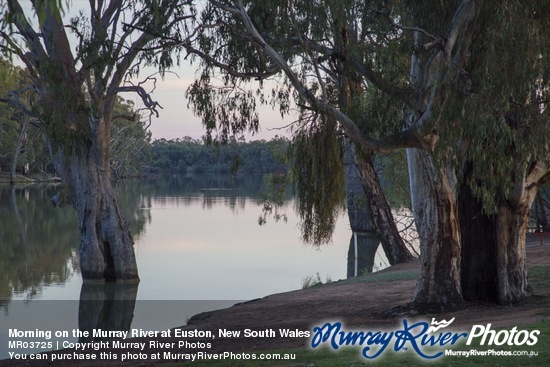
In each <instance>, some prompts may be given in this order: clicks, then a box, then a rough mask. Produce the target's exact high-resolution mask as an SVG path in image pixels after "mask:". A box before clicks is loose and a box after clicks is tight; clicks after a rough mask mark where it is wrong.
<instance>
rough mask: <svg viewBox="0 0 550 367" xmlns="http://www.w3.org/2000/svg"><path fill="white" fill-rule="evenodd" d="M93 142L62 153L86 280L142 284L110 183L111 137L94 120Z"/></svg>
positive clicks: (59, 165) (58, 161)
mask: <svg viewBox="0 0 550 367" xmlns="http://www.w3.org/2000/svg"><path fill="white" fill-rule="evenodd" d="M90 125H91V126H92V130H93V133H92V136H93V138H92V139H93V142H92V144H91V145H89V144H81V145H79V146H76V147H73V148H72V150H73V151H72V154H71V156H70V157H68V158H67V157H65V155H64V154H63V152H62V151H61V150H60V151H59V152H58V154H57V156H56V159H55V164H56V170H57V172H58V173H59V175H60V177H61V178H62V180H63V182H64V184H65V185H64V188H65V189H64V190H65V195H66V200H68V201H69V202H70V203H71V205H72V206H73V207H74V208H75V210H76V212H77V215H78V226H79V230H80V269H81V273H82V278H83V279H84V280H85V281H87V280H94V281H139V276H138V271H137V263H136V257H135V253H134V241H133V239H132V236H131V235H130V230H129V227H128V224H127V222H126V220H125V219H124V217H123V216H122V213H121V210H120V208H119V205H118V202H117V199H116V196H115V193H114V190H113V187H112V186H111V182H110V177H109V176H110V174H109V172H110V171H109V159H108V145H107V144H106V143H105V142H108V134H107V133H106V132H105V130H104V129H102V128H101V126H104V125H105V124H104V121H103V120H102V119H94V118H92V119H91V120H90Z"/></svg>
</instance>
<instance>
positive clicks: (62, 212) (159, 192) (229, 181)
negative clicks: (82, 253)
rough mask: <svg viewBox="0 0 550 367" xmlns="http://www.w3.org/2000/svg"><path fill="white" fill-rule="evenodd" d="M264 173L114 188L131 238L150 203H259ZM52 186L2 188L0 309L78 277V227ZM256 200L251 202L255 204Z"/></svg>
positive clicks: (141, 230)
mask: <svg viewBox="0 0 550 367" xmlns="http://www.w3.org/2000/svg"><path fill="white" fill-rule="evenodd" d="M262 182H263V177H262V175H246V176H245V175H240V176H236V177H233V176H229V175H193V176H177V177H171V178H165V179H163V178H159V179H149V180H122V181H118V182H116V183H115V184H114V186H115V189H116V191H117V198H118V202H119V204H120V207H121V210H122V212H123V213H124V216H125V218H126V219H127V221H128V224H129V226H130V230H131V233H132V236H133V238H134V240H136V241H138V240H139V238H140V237H141V236H143V235H144V234H145V232H146V228H147V226H149V225H150V224H151V222H152V215H151V208H152V206H153V202H155V204H160V205H169V206H179V205H184V206H191V205H196V204H197V203H200V204H201V206H202V208H203V209H213V208H214V207H215V206H218V205H223V206H226V207H229V208H230V209H231V210H232V211H233V212H235V211H239V210H244V208H245V206H246V202H247V201H248V200H249V199H250V198H253V199H256V200H257V201H259V200H260V194H259V193H260V191H261V187H262ZM58 189H59V187H58V186H57V185H53V184H33V185H26V186H15V187H9V186H0V307H2V306H3V307H6V301H9V300H10V299H12V298H13V297H14V296H17V298H18V299H35V298H37V297H39V296H40V294H41V292H42V289H43V288H44V287H45V286H49V285H54V284H64V283H66V282H67V281H68V279H70V278H71V277H73V276H75V275H78V274H79V266H78V255H77V254H78V249H77V246H78V241H79V240H78V239H79V233H78V226H77V219H76V215H75V213H74V210H73V209H72V208H70V207H63V208H56V207H53V205H52V204H51V200H50V199H51V197H53V196H54V195H55V194H56V192H57V191H58ZM256 200H254V201H256Z"/></svg>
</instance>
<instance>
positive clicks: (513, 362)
mask: <svg viewBox="0 0 550 367" xmlns="http://www.w3.org/2000/svg"><path fill="white" fill-rule="evenodd" d="M506 329H508V330H509V329H510V328H506ZM533 329H537V330H540V335H539V338H538V343H537V344H536V345H535V346H531V347H529V346H522V347H511V346H492V347H490V346H479V345H469V346H468V345H465V342H462V343H460V344H457V346H454V347H452V349H453V350H463V351H468V350H470V349H477V350H478V351H486V350H491V349H494V350H496V351H499V350H502V351H516V350H525V351H535V352H538V356H533V357H523V356H521V357H517V356H513V357H504V356H492V357H489V356H474V357H451V356H442V357H440V358H438V359H437V360H435V361H430V362H428V361H427V360H424V359H421V358H420V357H418V356H417V355H416V353H414V352H412V351H400V352H394V351H393V349H387V350H386V351H385V352H384V353H383V355H382V356H381V357H379V358H377V359H374V360H372V361H369V360H366V359H364V358H363V357H362V356H361V355H360V351H359V349H357V348H342V349H341V350H339V351H337V352H335V351H332V350H328V349H326V348H323V349H319V350H309V349H305V348H304V349H294V350H276V351H265V352H263V353H270V354H272V353H279V354H285V353H286V354H295V355H296V359H295V360H292V361H282V360H279V361H260V360H250V361H244V360H238V361H236V360H233V361H232V360H220V361H200V362H194V363H190V364H176V365H174V366H193V367H207V366H208V367H210V366H212V367H222V366H223V367H275V366H277V367H334V366H342V367H359V366H377V367H378V366H381V367H393V366H426V365H430V366H448V367H471V366H491V367H512V366H513V367H515V366H550V350H549V348H548V347H549V346H550V320H546V321H543V322H541V323H539V324H536V325H524V326H518V330H533ZM478 339H479V338H478ZM390 347H391V346H390ZM390 347H388V348H390ZM449 349H451V348H449ZM439 350H443V349H439ZM254 354H256V355H257V358H258V359H259V358H260V357H259V356H260V353H254Z"/></svg>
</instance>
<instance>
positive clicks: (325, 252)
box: [0, 175, 386, 359]
mask: <svg viewBox="0 0 550 367" xmlns="http://www.w3.org/2000/svg"><path fill="white" fill-rule="evenodd" d="M116 189H117V192H118V197H119V203H120V205H121V207H122V210H123V212H124V213H125V216H126V218H127V220H128V222H129V224H130V227H131V231H132V235H133V237H134V240H135V250H136V255H137V261H138V269H139V274H140V278H141V281H140V283H139V285H133V286H121V285H112V284H111V285H88V284H83V282H82V278H81V276H80V272H79V266H78V230H77V221H76V216H75V213H74V211H73V210H72V209H71V208H68V207H65V208H54V207H53V206H52V205H51V203H50V198H51V197H52V196H54V195H55V193H56V192H57V191H59V190H60V188H59V187H56V186H54V185H29V186H24V187H23V186H20V187H16V188H15V189H10V188H9V187H0V325H2V327H1V328H0V359H3V358H7V357H8V354H7V353H8V350H7V345H8V339H9V336H8V330H9V329H10V328H12V329H14V328H17V329H19V330H36V329H39V330H67V331H71V330H72V329H77V328H80V329H82V328H98V327H102V328H106V329H107V328H112V329H116V328H127V327H129V326H130V325H131V327H132V328H138V327H139V328H144V329H149V330H163V329H167V328H170V327H175V326H180V325H184V324H185V323H186V321H187V319H188V318H189V317H191V316H192V315H193V314H196V313H198V312H201V311H207V310H212V309H217V308H221V307H227V306H230V305H232V304H234V303H235V302H238V301H243V300H250V299H254V298H259V297H264V296H266V295H269V294H272V293H278V292H284V291H289V290H293V289H299V288H301V287H302V283H303V281H304V279H305V278H306V277H312V276H315V275H316V274H317V273H318V274H319V275H320V277H321V279H322V280H326V278H329V279H332V280H338V279H342V278H345V277H346V267H347V256H348V247H349V244H350V236H351V230H350V229H349V224H348V221H347V217H346V216H345V215H344V213H342V216H341V217H340V219H339V220H338V222H337V225H336V230H335V232H334V237H333V243H332V244H329V245H324V246H321V247H316V246H311V245H307V246H306V245H304V244H303V243H302V242H301V240H300V228H299V223H298V218H297V215H296V211H295V202H294V199H293V198H292V197H291V196H290V195H289V197H288V198H287V200H285V202H284V206H283V208H282V211H283V213H285V214H286V216H287V218H288V220H287V222H286V223H285V222H282V221H279V222H275V221H274V220H268V222H267V224H265V225H263V226H260V225H259V224H258V217H259V216H260V215H261V205H260V203H261V199H262V193H261V192H262V176H261V175H246V176H245V175H243V176H238V177H236V178H234V177H230V176H227V175H200V176H199V175H190V176H177V177H171V178H169V179H160V178H159V179H146V180H128V181H121V182H118V183H117V185H116ZM378 251H380V249H378ZM385 265H386V264H385V262H384V260H381V257H380V256H378V257H377V259H376V260H375V266H376V267H385ZM112 300H116V301H120V302H119V303H116V302H115V304H113V302H111V301H112ZM121 308H122V309H124V310H125V311H121ZM113 318H115V319H117V320H116V321H113ZM65 339H66V338H65Z"/></svg>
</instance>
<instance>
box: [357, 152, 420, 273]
mask: <svg viewBox="0 0 550 367" xmlns="http://www.w3.org/2000/svg"><path fill="white" fill-rule="evenodd" d="M355 163H356V165H357V170H358V172H359V176H360V177H361V185H362V186H363V191H364V193H365V196H366V198H367V205H368V206H369V209H370V212H371V213H372V221H373V223H374V224H375V226H376V232H377V233H378V235H379V236H380V241H381V243H382V247H383V249H384V252H385V253H386V256H387V258H388V261H389V262H390V264H391V265H394V264H399V263H404V262H407V261H411V260H413V259H414V256H413V255H412V254H411V252H410V251H409V249H408V248H407V246H406V245H405V243H404V242H403V239H402V238H401V237H400V236H399V230H398V229H397V226H396V224H395V221H394V219H393V214H392V212H391V208H390V206H389V204H388V201H387V200H386V196H385V195H384V191H383V190H382V186H381V185H380V181H379V180H378V176H377V175H376V171H375V170H374V166H373V164H372V160H371V157H370V156H369V157H365V156H364V155H362V154H357V155H356V157H355Z"/></svg>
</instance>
